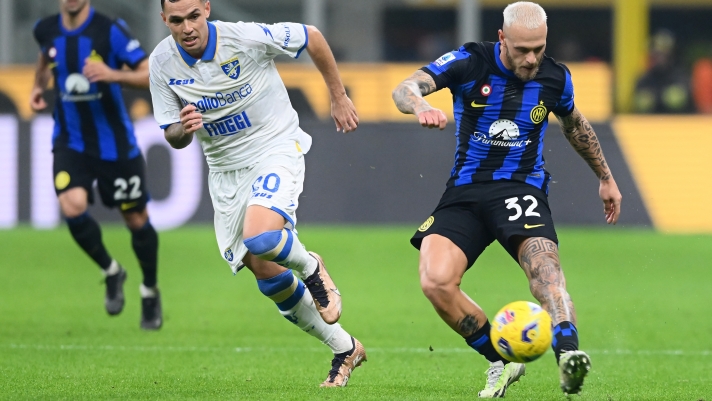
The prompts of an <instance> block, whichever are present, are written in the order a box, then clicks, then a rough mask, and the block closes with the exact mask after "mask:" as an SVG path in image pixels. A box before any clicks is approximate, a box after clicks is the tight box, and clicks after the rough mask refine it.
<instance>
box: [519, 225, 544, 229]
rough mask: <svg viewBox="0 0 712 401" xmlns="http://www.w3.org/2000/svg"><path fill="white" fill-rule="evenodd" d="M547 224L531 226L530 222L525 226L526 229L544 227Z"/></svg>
mask: <svg viewBox="0 0 712 401" xmlns="http://www.w3.org/2000/svg"><path fill="white" fill-rule="evenodd" d="M545 225H546V224H534V225H533V226H530V225H529V224H525V225H524V228H525V229H526V230H529V229H532V228H537V227H544V226H545Z"/></svg>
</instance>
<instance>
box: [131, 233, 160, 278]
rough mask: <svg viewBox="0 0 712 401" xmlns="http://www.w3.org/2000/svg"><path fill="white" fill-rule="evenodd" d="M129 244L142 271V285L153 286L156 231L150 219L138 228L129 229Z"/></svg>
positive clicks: (156, 243) (156, 241) (155, 265)
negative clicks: (134, 229)
mask: <svg viewBox="0 0 712 401" xmlns="http://www.w3.org/2000/svg"><path fill="white" fill-rule="evenodd" d="M131 245H132V246H133V250H134V253H135V254H136V258H138V263H139V265H141V270H142V271H143V285H145V286H146V287H149V288H153V287H155V286H156V282H157V281H158V278H157V277H156V276H157V271H158V233H157V232H156V230H155V229H154V228H153V226H152V225H151V222H150V221H147V222H146V225H145V226H143V227H141V228H140V229H138V230H136V231H131Z"/></svg>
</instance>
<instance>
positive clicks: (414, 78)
mask: <svg viewBox="0 0 712 401" xmlns="http://www.w3.org/2000/svg"><path fill="white" fill-rule="evenodd" d="M436 89H437V88H436V85H435V81H433V78H432V77H431V76H430V75H428V74H426V73H424V72H423V71H420V70H418V71H416V72H415V73H414V74H413V75H411V76H410V78H408V79H406V80H405V81H403V82H401V83H400V84H399V85H398V86H397V87H396V88H395V89H394V90H393V101H394V102H395V103H396V107H398V110H400V112H401V113H403V114H415V115H416V117H418V122H420V125H422V126H423V127H428V128H436V127H437V128H440V130H443V129H445V126H446V125H447V117H446V116H445V113H443V112H442V110H438V109H435V108H433V107H432V106H431V105H430V104H428V102H426V101H425V99H423V96H427V95H429V94H431V93H433V92H435V90H436Z"/></svg>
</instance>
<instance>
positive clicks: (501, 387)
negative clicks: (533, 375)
mask: <svg viewBox="0 0 712 401" xmlns="http://www.w3.org/2000/svg"><path fill="white" fill-rule="evenodd" d="M524 370H525V367H524V364H523V363H515V362H510V363H508V364H506V365H505V364H504V362H502V361H497V362H490V367H489V369H487V371H486V372H485V373H486V374H487V384H486V385H485V388H484V389H483V390H482V391H480V392H479V393H477V395H478V396H479V397H480V398H504V394H505V393H506V392H507V388H508V387H509V386H510V385H512V384H513V383H514V382H516V381H518V380H519V378H520V377H522V376H524Z"/></svg>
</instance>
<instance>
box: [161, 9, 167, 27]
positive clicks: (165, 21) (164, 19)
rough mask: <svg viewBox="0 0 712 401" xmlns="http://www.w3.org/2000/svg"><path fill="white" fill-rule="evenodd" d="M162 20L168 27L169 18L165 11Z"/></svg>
mask: <svg viewBox="0 0 712 401" xmlns="http://www.w3.org/2000/svg"><path fill="white" fill-rule="evenodd" d="M161 19H163V23H164V24H166V26H168V18H167V17H166V14H164V13H163V11H161Z"/></svg>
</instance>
